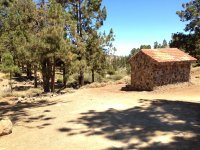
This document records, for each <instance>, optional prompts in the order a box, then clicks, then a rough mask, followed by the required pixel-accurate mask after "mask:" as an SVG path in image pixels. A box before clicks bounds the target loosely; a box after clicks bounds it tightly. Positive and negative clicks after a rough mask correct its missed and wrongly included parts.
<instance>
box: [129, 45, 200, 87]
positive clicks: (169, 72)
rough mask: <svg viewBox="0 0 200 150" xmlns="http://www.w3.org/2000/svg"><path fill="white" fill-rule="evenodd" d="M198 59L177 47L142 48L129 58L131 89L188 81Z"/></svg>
mask: <svg viewBox="0 0 200 150" xmlns="http://www.w3.org/2000/svg"><path fill="white" fill-rule="evenodd" d="M195 61H196V59H195V58H193V57H191V56H190V55H188V54H186V53H184V52H183V51H181V50H179V49H177V48H161V49H142V50H141V51H139V52H138V53H137V54H136V55H134V56H132V57H131V58H130V59H129V63H130V65H131V86H130V87H131V89H133V90H153V88H154V87H155V86H161V85H166V84H173V83H178V82H188V81H189V80H190V68H191V63H192V62H195Z"/></svg>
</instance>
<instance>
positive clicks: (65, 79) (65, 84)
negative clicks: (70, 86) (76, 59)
mask: <svg viewBox="0 0 200 150" xmlns="http://www.w3.org/2000/svg"><path fill="white" fill-rule="evenodd" d="M65 67H66V65H65V63H64V64H63V87H64V88H66V87H67V78H66V68H65Z"/></svg>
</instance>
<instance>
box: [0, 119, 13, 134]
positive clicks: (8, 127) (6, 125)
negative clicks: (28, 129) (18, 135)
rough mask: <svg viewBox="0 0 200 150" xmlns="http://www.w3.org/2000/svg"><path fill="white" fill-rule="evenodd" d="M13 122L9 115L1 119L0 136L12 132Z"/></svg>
mask: <svg viewBox="0 0 200 150" xmlns="http://www.w3.org/2000/svg"><path fill="white" fill-rule="evenodd" d="M12 127H13V124H12V122H11V121H10V119H9V118H8V117H5V118H3V119H2V120H0V136H2V135H7V134H10V133H12Z"/></svg>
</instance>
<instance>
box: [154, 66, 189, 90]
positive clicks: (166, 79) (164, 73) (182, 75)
mask: <svg viewBox="0 0 200 150" xmlns="http://www.w3.org/2000/svg"><path fill="white" fill-rule="evenodd" d="M190 65H191V64H190V63H189V62H179V63H178V62H175V63H165V64H157V65H154V67H153V72H154V76H153V81H154V86H160V85H166V84H173V83H178V82H188V81H189V80H190Z"/></svg>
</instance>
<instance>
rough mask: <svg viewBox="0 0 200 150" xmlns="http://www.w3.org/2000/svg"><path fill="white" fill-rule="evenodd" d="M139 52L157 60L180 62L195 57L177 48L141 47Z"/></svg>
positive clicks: (193, 59) (194, 59) (192, 59)
mask: <svg viewBox="0 0 200 150" xmlns="http://www.w3.org/2000/svg"><path fill="white" fill-rule="evenodd" d="M141 52H143V53H144V54H146V55H148V56H149V57H151V58H152V59H154V60H155V61H157V62H180V61H191V62H195V61H196V60H197V59H196V58H194V57H192V56H190V55H189V54H187V53H185V52H184V51H182V50H179V49H178V48H157V49H142V50H141Z"/></svg>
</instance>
